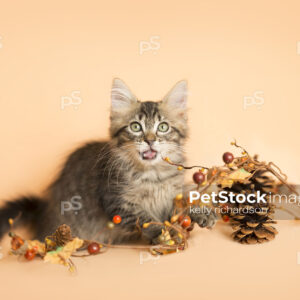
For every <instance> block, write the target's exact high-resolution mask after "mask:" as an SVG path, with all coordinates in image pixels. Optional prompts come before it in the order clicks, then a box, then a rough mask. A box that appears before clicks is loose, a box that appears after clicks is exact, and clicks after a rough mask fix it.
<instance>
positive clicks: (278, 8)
mask: <svg viewBox="0 0 300 300" xmlns="http://www.w3.org/2000/svg"><path fill="white" fill-rule="evenodd" d="M299 9H300V4H299V1H290V0H288V1H284V3H283V2H282V1H256V0H255V1H251V2H249V1H232V0H230V1H221V0H219V1H215V0H214V1H163V2H162V1H151V2H149V1H120V0H118V1H105V2H104V1H90V0H85V1H51V2H45V1H32V0H28V1H5V2H4V1H2V3H1V9H0V87H1V88H0V103H1V109H0V136H1V150H0V151H1V155H0V161H1V168H0V191H1V194H0V198H1V199H9V198H11V197H15V196H16V195H19V194H22V193H39V192H41V191H42V190H43V189H45V188H46V186H47V185H48V184H49V183H50V182H51V180H52V179H53V178H54V176H55V175H56V174H57V172H58V170H59V168H60V166H61V164H62V163H63V161H64V159H65V157H66V155H67V154H68V153H69V152H70V151H72V149H74V148H75V147H77V146H78V145H80V144H81V143H82V142H84V141H87V140H90V139H96V138H107V136H108V126H109V106H110V87H111V82H112V78H113V77H120V78H122V79H123V80H124V81H125V82H126V83H127V84H128V85H129V86H130V87H131V89H132V90H133V92H134V93H135V94H136V95H137V97H138V98H140V99H143V100H152V99H160V98H161V97H162V96H164V94H166V93H167V91H168V90H169V89H170V88H171V87H172V85H173V84H174V83H175V82H176V81H178V80H180V79H183V78H185V79H187V80H188V82H189V93H190V95H189V100H188V101H189V107H190V113H189V117H190V127H191V134H190V139H189V142H188V144H187V155H188V158H189V163H197V164H203V165H207V166H211V165H219V164H221V157H222V154H223V152H225V151H228V150H230V151H233V152H234V153H236V152H235V151H234V150H233V149H231V146H230V145H229V144H230V142H231V141H232V140H233V139H234V138H236V139H237V141H238V142H239V143H240V144H242V145H243V146H244V147H246V148H247V150H248V151H249V152H250V153H253V154H254V153H259V154H260V157H261V158H262V159H264V160H267V161H273V162H276V163H277V164H278V165H279V166H280V167H281V169H282V170H283V171H284V172H285V173H287V174H288V175H289V178H290V181H291V182H294V183H299V182H300V172H299V162H300V156H299V153H300V143H299V130H300V125H299V124H300V122H299V111H300V104H299V103H300V102H299V97H300V90H299V79H300V72H299V71H300V43H299V45H298V41H300V18H299ZM153 36H159V38H158V39H156V41H159V44H160V46H159V49H152V50H151V49H150V50H148V51H146V52H143V53H142V54H141V53H140V43H141V42H142V41H148V42H149V41H150V38H151V37H153ZM152 46H153V45H152ZM297 46H298V49H297ZM77 91H78V93H77ZM74 92H75V93H77V95H79V96H80V99H81V104H80V105H78V106H75V105H70V106H67V107H64V109H62V108H61V101H62V97H70V96H71V94H72V93H74ZM255 93H258V94H259V96H262V97H263V104H261V105H260V104H258V103H257V102H259V101H260V100H259V99H258V98H256V100H255V101H256V104H255V105H251V106H247V107H246V109H244V97H253V96H254V94H255ZM65 99H66V98H65ZM247 99H248V101H252V100H253V99H254V98H247ZM260 103H261V102H260ZM224 228H225V227H224V226H223V225H221V224H218V227H217V228H216V229H215V230H214V231H213V232H208V231H204V230H196V231H195V233H194V237H193V241H194V242H191V247H190V249H189V250H188V251H186V252H184V253H182V254H180V255H178V256H177V255H173V256H169V257H162V258H160V260H159V261H157V263H156V264H154V263H153V262H152V261H148V262H147V263H145V264H142V265H141V264H140V263H139V253H138V252H136V251H121V250H112V251H110V252H109V253H107V254H105V255H106V257H105V258H104V257H103V256H102V257H95V258H88V259H86V260H83V261H81V260H79V261H78V260H76V264H77V265H78V266H79V273H78V275H77V276H76V277H75V278H74V277H69V276H68V274H67V271H65V270H64V269H63V268H60V267H59V266H50V265H44V264H41V263H40V262H33V263H31V264H26V265H25V264H20V263H18V262H16V261H15V258H7V257H6V253H7V245H8V240H7V239H6V240H5V241H4V244H3V245H2V246H3V249H2V250H0V252H1V251H2V253H4V255H5V257H4V258H3V259H2V260H1V261H0V282H1V283H0V286H1V291H0V295H1V296H2V295H4V296H7V295H8V294H10V295H12V296H15V298H14V299H16V298H17V296H18V295H21V294H22V293H25V295H26V299H27V298H28V299H29V298H30V299H37V296H38V295H40V293H41V292H42V295H43V298H44V299H45V298H46V299H50V298H51V299H52V298H53V297H56V295H57V294H58V293H59V295H62V296H63V295H67V294H68V293H71V295H72V297H73V299H75V298H76V297H77V298H78V299H82V298H83V295H86V296H91V295H94V296H97V297H101V298H104V299H108V297H109V298H111V299H114V298H116V296H118V298H121V297H122V298H124V299H129V295H130V298H131V299H135V298H137V299H138V298H141V297H143V299H150V298H151V299H153V297H154V296H156V299H161V298H162V297H163V296H165V297H171V296H172V297H173V299H179V298H180V296H182V297H184V295H186V296H185V297H192V296H194V297H195V298H197V299H217V298H219V297H220V298H221V297H222V298H223V299H228V297H229V296H232V297H233V298H234V297H236V298H237V297H239V296H243V297H244V299H253V297H257V298H258V299H261V298H262V297H263V295H265V296H266V297H267V298H268V299H271V297H272V299H280V298H282V297H283V296H295V295H296V294H297V295H299V293H298V292H297V290H296V287H297V282H298V281H299V275H300V265H297V261H296V255H297V251H300V239H299V231H300V229H299V225H298V226H296V225H295V224H292V223H288V222H280V224H279V228H280V230H281V231H280V235H279V236H278V238H277V239H276V240H275V241H274V242H272V243H270V244H268V245H262V246H254V247H252V246H251V247H249V248H247V247H244V246H241V245H239V244H235V243H233V242H232V241H231V240H230V239H229V238H228V236H227V234H222V232H223V229H224ZM226 230H228V229H226ZM229 232H230V230H229ZM229 232H228V234H229ZM29 271H30V274H28V273H26V272H29ZM296 279H297V280H298V281H296ZM262 280H264V282H262ZM15 284H17V285H18V286H19V285H20V287H17V288H15V287H14V286H15ZM187 284H189V286H186V285H187ZM64 287H66V289H65V290H63V289H64ZM34 288H35V289H37V292H36V295H35V292H34ZM242 289H244V291H243V290H242ZM29 291H30V294H29ZM58 291H59V292H58ZM201 294H202V297H201ZM76 295H77V296H76ZM1 296H0V297H1ZM19 297H20V296H19Z"/></svg>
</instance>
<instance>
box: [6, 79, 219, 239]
mask: <svg viewBox="0 0 300 300" xmlns="http://www.w3.org/2000/svg"><path fill="white" fill-rule="evenodd" d="M186 101H187V85H186V82H185V81H180V82H178V83H177V84H176V85H175V86H174V87H173V89H172V90H171V91H170V92H169V93H168V94H167V95H166V96H165V97H164V98H163V100H162V101H160V102H152V101H147V102H140V101H138V100H137V98H136V97H135V96H134V95H133V94H132V92H131V91H130V90H129V88H128V87H127V86H126V85H125V84H124V83H123V82H122V81H121V80H120V79H114V81H113V86H112V92H111V117H110V118H111V126H110V137H111V139H110V140H109V141H106V142H92V143H89V144H87V145H85V146H84V147H82V148H80V149H78V150H76V151H75V152H74V153H72V154H71V155H70V157H69V158H68V160H67V162H66V164H65V166H64V168H63V169H62V171H61V173H60V175H59V176H58V178H57V179H56V181H55V182H54V183H53V184H52V185H51V186H50V187H49V189H48V192H47V193H46V195H44V197H43V199H39V198H37V197H23V198H21V199H18V200H15V201H13V202H7V203H6V204H5V205H4V207H3V208H2V209H1V210H0V238H1V237H2V236H3V234H4V233H5V232H7V231H8V229H9V228H8V222H7V220H8V218H15V217H16V216H17V215H18V214H19V213H20V212H21V214H20V217H19V218H18V220H19V224H32V225H33V230H34V233H35V238H38V239H43V238H45V236H47V235H49V234H51V233H52V232H54V231H55V229H56V228H57V227H58V226H59V225H61V224H68V225H70V226H71V229H72V232H73V234H74V235H76V236H79V237H81V238H85V239H96V240H98V241H100V242H101V241H102V242H105V241H108V240H111V242H113V243H121V242H123V241H128V240H130V239H138V238H140V236H141V235H142V237H143V238H144V239H146V240H147V241H150V242H151V241H152V242H153V241H155V238H156V237H157V236H158V235H159V234H160V233H161V228H160V226H149V227H148V228H147V229H143V228H142V224H143V223H145V222H149V221H160V222H161V221H165V220H168V219H169V218H170V216H171V214H172V210H173V199H174V197H175V196H176V195H177V194H178V193H181V192H182V188H183V181H184V178H183V176H184V173H183V172H178V171H177V169H176V168H174V167H173V166H170V165H169V164H167V163H166V162H165V161H164V160H163V157H166V156H168V157H170V159H171V160H172V161H175V162H184V150H183V145H184V142H185V140H186V137H187V131H188V128H187V110H186ZM114 215H120V216H121V217H122V222H121V224H119V225H118V226H115V228H114V230H105V227H106V224H107V222H109V221H111V220H112V218H113V216H114ZM192 218H193V220H194V221H196V222H198V224H199V225H200V226H209V227H211V226H212V225H213V224H214V221H215V218H214V216H213V215H200V214H198V215H194V216H192ZM137 223H138V224H139V225H140V227H141V228H142V229H141V230H142V232H140V231H139V230H137Z"/></svg>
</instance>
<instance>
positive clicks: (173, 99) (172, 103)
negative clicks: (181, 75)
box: [163, 80, 187, 110]
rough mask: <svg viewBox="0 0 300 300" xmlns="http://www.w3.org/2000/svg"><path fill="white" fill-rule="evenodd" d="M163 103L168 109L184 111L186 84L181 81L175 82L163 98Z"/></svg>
mask: <svg viewBox="0 0 300 300" xmlns="http://www.w3.org/2000/svg"><path fill="white" fill-rule="evenodd" d="M163 103H164V104H167V105H168V106H169V107H170V108H173V109H179V110H185V109H186V104H187V82H186V80H181V81H179V82H177V83H176V84H175V85H174V87H173V88H172V89H171V90H170V91H169V93H168V94H167V95H166V96H165V97H164V98H163Z"/></svg>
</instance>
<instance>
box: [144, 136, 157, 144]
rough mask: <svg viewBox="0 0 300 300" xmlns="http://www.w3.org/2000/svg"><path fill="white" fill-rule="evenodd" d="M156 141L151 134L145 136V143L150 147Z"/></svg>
mask: <svg viewBox="0 0 300 300" xmlns="http://www.w3.org/2000/svg"><path fill="white" fill-rule="evenodd" d="M155 140H156V136H155V135H154V134H153V133H148V134H147V135H146V136H145V142H146V143H147V144H148V145H149V146H150V147H152V145H153V144H154V142H155Z"/></svg>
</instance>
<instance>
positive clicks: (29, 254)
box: [24, 249, 36, 260]
mask: <svg viewBox="0 0 300 300" xmlns="http://www.w3.org/2000/svg"><path fill="white" fill-rule="evenodd" d="M35 255H36V251H35V250H34V249H28V250H27V251H26V253H25V255H24V256H25V258H26V259H27V260H33V259H34V258H35Z"/></svg>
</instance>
